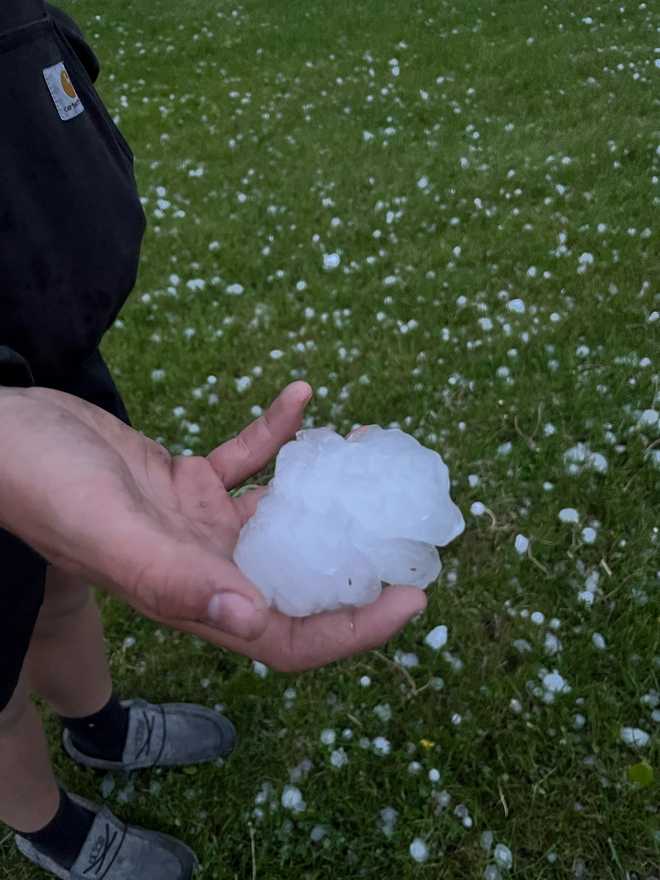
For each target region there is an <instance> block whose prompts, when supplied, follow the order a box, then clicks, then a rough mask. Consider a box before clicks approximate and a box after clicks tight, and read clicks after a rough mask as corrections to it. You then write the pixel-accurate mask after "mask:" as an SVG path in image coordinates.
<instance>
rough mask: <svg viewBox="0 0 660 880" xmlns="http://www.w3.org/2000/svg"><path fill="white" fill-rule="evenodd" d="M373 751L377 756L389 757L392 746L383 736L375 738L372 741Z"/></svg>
mask: <svg viewBox="0 0 660 880" xmlns="http://www.w3.org/2000/svg"><path fill="white" fill-rule="evenodd" d="M373 746H374V751H375V752H376V754H377V755H389V753H390V751H391V750H392V745H391V743H390V741H389V740H388V739H386V738H385V737H384V736H377V737H376V738H375V739H374V741H373Z"/></svg>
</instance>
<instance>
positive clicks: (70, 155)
mask: <svg viewBox="0 0 660 880" xmlns="http://www.w3.org/2000/svg"><path fill="white" fill-rule="evenodd" d="M24 8H25V12H22V10H24ZM0 9H1V10H2V12H1V13H0V82H2V89H0V119H1V120H2V123H1V126H2V128H1V132H0V345H4V346H8V347H9V348H12V349H14V350H15V351H17V352H19V353H20V355H21V356H22V357H23V358H25V359H26V360H27V361H28V363H29V364H30V366H31V368H32V372H33V374H34V375H35V379H36V376H37V373H39V374H40V375H44V374H45V375H49V376H51V377H57V376H61V375H66V374H67V373H70V372H72V371H73V370H74V369H75V368H76V367H77V366H78V365H79V364H80V363H81V362H82V361H83V360H85V359H86V358H87V357H89V356H90V355H91V354H92V353H93V352H94V351H95V350H96V348H97V347H98V345H99V342H100V340H101V337H102V336H103V334H104V333H105V331H106V330H107V329H108V328H109V327H110V325H111V324H112V322H113V321H114V320H115V318H116V316H117V314H118V312H119V310H120V308H121V306H122V305H123V303H124V302H125V300H126V297H127V296H128V294H129V293H130V291H131V289H132V288H133V286H134V283H135V278H136V274H137V267H138V259H139V253H140V246H141V242H142V237H143V233H144V228H145V217H144V212H143V210H142V205H141V204H140V200H139V196H138V192H137V187H136V183H135V178H134V175H133V155H132V153H131V150H130V148H129V146H128V144H127V143H126V141H125V140H124V138H123V137H122V135H121V133H120V132H119V130H118V128H117V127H116V125H115V124H114V123H113V121H112V119H111V117H110V115H109V114H108V112H107V110H106V108H105V107H104V105H103V103H102V102H101V100H100V98H99V96H98V94H97V93H96V91H95V89H94V86H93V84H92V77H93V76H94V73H95V65H94V62H93V61H92V60H90V59H91V58H92V57H93V52H92V50H91V49H89V47H86V44H85V42H84V39H83V38H82V35H81V33H80V30H79V28H77V26H76V25H75V23H73V22H72V21H71V20H70V19H69V18H68V16H63V14H61V13H60V12H59V11H53V12H52V13H51V12H50V11H49V10H48V9H47V8H46V6H45V4H42V3H37V2H36V0H28V2H26V0H1V2H0ZM40 9H41V12H42V13H45V16H42V17H37V18H36V19H35V18H34V16H35V15H37V13H38V12H39V10H40ZM12 10H13V11H12ZM17 10H19V11H17ZM28 13H29V14H28ZM26 18H27V19H28V20H29V21H28V23H27V24H26V23H25V19H26ZM21 20H22V21H21ZM17 22H20V24H19V25H18V26H17ZM83 46H85V47H86V48H83ZM87 50H89V51H87ZM81 59H82V60H81ZM60 62H61V63H63V64H64V66H65V68H66V71H67V72H68V74H69V77H70V80H71V82H72V84H73V87H74V88H75V91H76V93H77V96H78V98H79V99H80V101H81V102H82V106H83V107H84V111H83V112H81V113H80V114H79V115H77V116H75V117H74V118H71V119H66V120H63V119H62V118H61V117H60V113H59V112H58V109H57V107H56V105H55V102H54V100H53V98H52V97H51V93H50V91H49V89H48V86H47V84H46V80H45V77H44V70H45V69H47V68H50V67H53V66H54V65H57V64H59V63H60Z"/></svg>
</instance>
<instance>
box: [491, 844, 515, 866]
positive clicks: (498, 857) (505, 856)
mask: <svg viewBox="0 0 660 880" xmlns="http://www.w3.org/2000/svg"><path fill="white" fill-rule="evenodd" d="M493 857H494V859H495V861H496V863H497V865H498V866H499V867H500V868H503V869H504V870H505V871H509V870H511V867H512V865H513V855H512V854H511V850H510V849H509V847H508V846H506V845H505V844H503V843H498V844H497V846H496V847H495V852H494V853H493Z"/></svg>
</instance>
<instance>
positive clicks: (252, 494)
mask: <svg viewBox="0 0 660 880" xmlns="http://www.w3.org/2000/svg"><path fill="white" fill-rule="evenodd" d="M267 494H268V487H267V486H258V487H257V488H256V489H250V491H249V492H245V494H243V495H240V496H239V497H238V498H234V499H232V500H233V503H234V506H235V509H236V511H237V513H238V517H239V520H240V523H241V526H244V525H245V523H246V522H247V521H248V520H249V519H250V517H251V516H254V514H255V511H256V509H257V505H258V504H259V502H260V501H261V499H262V498H263V497H264V495H267Z"/></svg>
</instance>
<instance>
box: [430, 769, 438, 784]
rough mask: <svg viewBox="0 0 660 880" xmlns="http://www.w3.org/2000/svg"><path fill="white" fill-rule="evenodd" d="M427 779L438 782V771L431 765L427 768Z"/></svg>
mask: <svg viewBox="0 0 660 880" xmlns="http://www.w3.org/2000/svg"><path fill="white" fill-rule="evenodd" d="M429 780H430V781H431V782H440V771H439V770H436V768H435V767H431V769H430V770H429Z"/></svg>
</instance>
